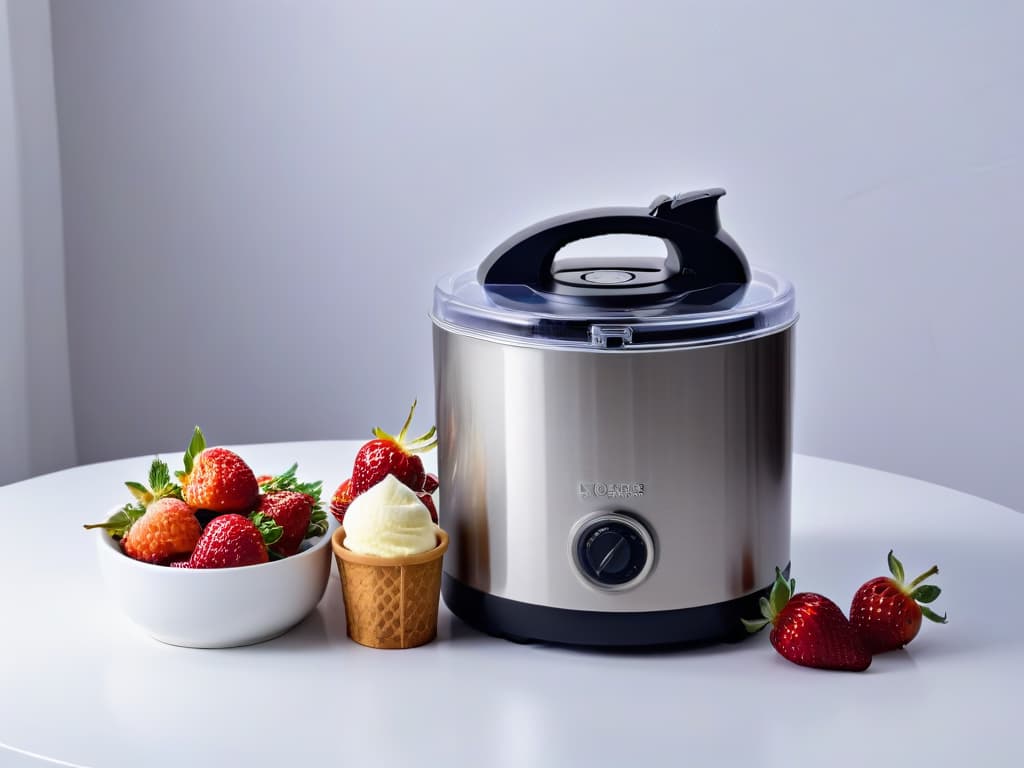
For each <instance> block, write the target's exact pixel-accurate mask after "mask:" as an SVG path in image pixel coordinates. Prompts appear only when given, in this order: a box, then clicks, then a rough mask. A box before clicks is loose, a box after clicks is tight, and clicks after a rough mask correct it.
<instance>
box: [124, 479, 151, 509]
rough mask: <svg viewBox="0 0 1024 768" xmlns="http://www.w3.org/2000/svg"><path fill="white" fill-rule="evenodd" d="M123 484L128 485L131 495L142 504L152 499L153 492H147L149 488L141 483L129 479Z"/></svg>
mask: <svg viewBox="0 0 1024 768" xmlns="http://www.w3.org/2000/svg"><path fill="white" fill-rule="evenodd" d="M125 485H126V486H127V487H128V490H129V491H131V494H132V496H134V497H135V498H136V499H138V500H139V501H141V502H142V503H143V504H146V503H148V502H150V501H152V500H153V494H151V493H150V492H149V489H148V488H146V486H144V485H143V484H142V483H133V482H132V481H130V480H129V481H126V482H125Z"/></svg>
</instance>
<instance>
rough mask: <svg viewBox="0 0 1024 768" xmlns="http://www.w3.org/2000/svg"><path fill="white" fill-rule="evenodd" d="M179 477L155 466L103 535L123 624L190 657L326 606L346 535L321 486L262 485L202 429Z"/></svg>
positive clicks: (102, 560)
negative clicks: (335, 549) (336, 532)
mask: <svg viewBox="0 0 1024 768" xmlns="http://www.w3.org/2000/svg"><path fill="white" fill-rule="evenodd" d="M183 464H184V470H183V471H179V472H177V473H176V476H175V477H174V478H173V479H172V477H171V473H170V470H169V468H168V466H167V464H166V463H165V462H163V461H162V460H161V459H159V458H156V459H154V460H153V462H152V464H151V466H150V472H149V478H148V480H149V482H148V485H147V484H143V483H138V482H128V483H125V485H126V486H127V487H128V490H129V491H130V492H131V494H132V496H133V500H132V502H131V503H129V504H126V505H125V506H123V507H121V508H119V509H117V510H115V511H114V512H113V513H112V514H111V515H110V517H109V518H108V519H107V520H106V521H105V522H102V523H96V524H92V525H87V526H85V527H86V528H89V529H95V535H96V546H97V550H98V555H99V564H100V570H101V572H102V574H103V578H104V581H105V582H106V586H107V590H108V592H109V594H110V595H111V597H112V598H113V600H114V601H115V602H116V603H117V604H118V605H119V606H120V608H121V610H122V611H123V612H124V614H125V615H126V616H127V617H128V618H129V619H130V620H131V621H133V622H134V623H135V624H136V625H138V626H139V627H140V628H141V629H142V630H144V631H145V632H146V633H148V634H149V635H150V636H152V637H154V638H156V639H157V640H160V641H162V642H165V643H169V644H171V645H178V646H186V647H191V648H226V647H232V646H238V645H249V644H251V643H258V642H261V641H263V640H269V639H270V638H272V637H276V636H278V635H281V634H283V633H284V632H287V631H288V630H289V629H290V628H292V627H293V626H295V625H296V624H298V623H299V622H300V621H302V619H303V618H304V617H305V616H306V615H308V614H309V613H310V612H311V611H312V610H313V609H314V608H315V607H316V605H317V604H318V603H319V602H320V599H321V597H323V594H324V590H325V589H326V586H327V579H328V576H329V575H330V569H331V547H330V538H331V537H330V534H331V533H332V529H333V528H335V527H336V525H335V524H334V523H333V521H330V520H328V518H327V515H326V514H325V513H324V510H323V508H322V507H321V504H320V492H321V483H320V482H302V481H300V480H299V479H298V478H297V477H296V472H297V469H298V467H297V465H292V466H291V467H289V468H288V469H287V470H285V471H284V472H282V473H281V474H279V475H276V476H270V475H263V476H259V477H257V476H256V474H255V473H254V472H253V470H252V469H251V468H250V467H249V465H248V464H246V462H245V461H244V460H243V459H242V458H241V457H240V456H239V455H238V454H236V453H234V452H233V451H230V450H228V449H227V448H220V447H213V448H207V447H206V441H205V439H204V437H203V434H202V432H201V431H200V429H199V428H198V427H196V430H195V432H194V434H193V437H192V441H191V442H190V444H189V447H188V449H187V450H186V451H185V455H184V458H183Z"/></svg>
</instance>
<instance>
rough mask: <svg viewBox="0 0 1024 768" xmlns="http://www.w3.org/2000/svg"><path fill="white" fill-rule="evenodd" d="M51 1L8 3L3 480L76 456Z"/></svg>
mask: <svg viewBox="0 0 1024 768" xmlns="http://www.w3.org/2000/svg"><path fill="white" fill-rule="evenodd" d="M64 307H65V301H64V254H63V242H62V231H61V208H60V169H59V157H58V151H57V123H56V104H55V101H54V86H53V52H52V50H51V47H50V7H49V5H48V4H47V3H43V2H33V1H32V0H0V484H3V483H6V482H8V481H12V480H17V479H20V478H22V477H25V476H27V475H35V474H41V473H43V472H48V471H50V470H53V469H58V468H60V467H66V466H69V465H71V464H73V463H74V462H75V444H74V434H73V428H72V418H71V394H70V381H69V371H68V344H67V320H66V316H65V309H64Z"/></svg>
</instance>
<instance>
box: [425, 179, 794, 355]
mask: <svg viewBox="0 0 1024 768" xmlns="http://www.w3.org/2000/svg"><path fill="white" fill-rule="evenodd" d="M724 194H725V191H724V190H721V189H712V190H704V191H700V192H691V193H687V194H682V195H676V196H675V197H671V198H670V197H666V196H661V197H659V198H657V199H655V201H654V202H653V203H652V204H651V205H650V206H648V207H646V208H598V209H591V210H586V211H577V212H575V213H570V214H565V215H563V216H558V217H555V218H552V219H548V220H546V221H542V222H540V223H538V224H535V225H533V226H532V227H528V228H527V229H524V230H522V231H521V232H518V233H516V234H515V235H513V236H512V237H510V238H509V239H508V240H506V241H505V242H504V243H502V244H501V245H499V246H498V247H497V248H496V249H495V250H494V251H493V252H492V253H491V254H490V255H489V256H488V257H487V258H486V259H485V260H484V262H483V263H482V264H481V265H480V266H479V268H477V269H474V270H467V271H465V272H459V273H455V274H450V275H447V276H445V277H443V278H442V279H441V280H440V281H439V282H438V283H437V286H436V288H435V290H434V309H433V315H432V316H433V319H434V321H435V322H436V323H437V324H439V325H441V326H442V327H448V328H450V329H452V330H455V331H458V332H462V333H468V334H471V335H479V336H484V337H487V338H491V337H493V338H495V339H498V340H507V341H510V342H513V343H516V342H518V343H525V344H529V345H539V346H552V347H563V348H564V347H574V348H584V349H595V350H613V349H644V348H663V347H674V346H699V345H706V344H721V343H727V342H731V341H739V340H742V339H746V338H751V337H753V336H761V335H765V334H768V333H773V332H775V331H778V330H781V329H783V328H785V327H787V326H789V325H790V324H791V323H792V322H793V321H794V320H795V319H796V304H795V296H794V291H793V286H792V285H791V284H790V283H789V282H788V281H786V280H784V279H782V278H780V277H778V276H776V275H773V274H770V273H768V272H763V271H760V270H751V269H750V267H749V265H748V264H747V260H746V257H745V256H744V255H743V252H742V250H740V247H739V246H738V245H737V244H736V242H735V241H734V240H733V239H732V238H731V237H730V236H729V235H728V234H727V233H726V232H725V231H724V230H723V229H722V228H721V225H720V223H719V218H718V206H717V203H718V199H719V198H720V197H722V195H724ZM624 235H625V236H629V237H626V238H625V240H628V241H629V243H628V244H623V236H624ZM616 238H618V239H616ZM613 240H614V241H615V242H614V245H613V247H612V249H611V251H610V252H609V251H607V250H606V251H605V252H603V253H595V252H594V251H593V248H590V247H589V246H590V245H592V244H594V243H596V242H598V241H603V242H605V243H607V242H609V241H613ZM638 240H642V241H645V242H647V243H655V244H657V247H658V248H659V249H660V250H662V251H663V254H662V256H661V258H653V259H652V258H650V257H645V258H638V255H637V246H636V243H637V241H638ZM579 245H584V246H588V247H587V248H585V249H584V251H585V252H584V253H583V255H582V256H580V255H579V254H578V253H575V254H570V251H572V249H573V248H575V247H576V246H579ZM588 251H589V252H588Z"/></svg>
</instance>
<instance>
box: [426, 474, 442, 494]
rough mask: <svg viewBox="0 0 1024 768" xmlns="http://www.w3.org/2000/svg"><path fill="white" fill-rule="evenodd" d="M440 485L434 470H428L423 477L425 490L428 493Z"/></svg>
mask: <svg viewBox="0 0 1024 768" xmlns="http://www.w3.org/2000/svg"><path fill="white" fill-rule="evenodd" d="M438 485H440V483H439V482H438V480H437V475H435V474H434V473H433V472H428V473H427V474H426V476H425V477H424V478H423V490H424V491H426V492H427V493H433V492H434V491H436V490H437V486H438Z"/></svg>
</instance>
